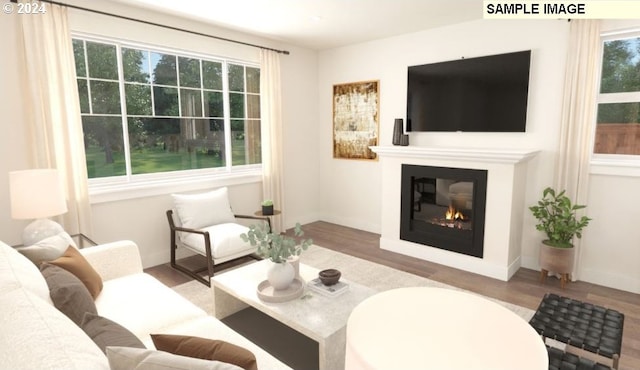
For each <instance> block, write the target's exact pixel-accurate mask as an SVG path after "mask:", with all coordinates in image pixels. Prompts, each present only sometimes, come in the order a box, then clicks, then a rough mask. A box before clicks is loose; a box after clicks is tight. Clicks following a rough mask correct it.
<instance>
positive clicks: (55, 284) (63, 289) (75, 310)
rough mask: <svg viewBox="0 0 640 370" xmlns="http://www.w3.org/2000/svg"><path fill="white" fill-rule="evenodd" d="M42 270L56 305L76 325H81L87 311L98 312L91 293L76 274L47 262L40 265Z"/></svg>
mask: <svg viewBox="0 0 640 370" xmlns="http://www.w3.org/2000/svg"><path fill="white" fill-rule="evenodd" d="M40 271H41V272H42V275H43V276H44V278H45V280H46V281H47V285H48V286H49V292H50V296H51V300H53V304H54V306H56V308H57V309H58V310H60V312H62V313H63V314H65V315H67V317H68V318H70V319H71V321H73V322H74V323H76V325H78V326H80V324H81V323H82V319H83V318H84V314H85V313H87V312H90V313H93V314H97V313H98V311H97V310H96V304H95V303H94V302H93V297H92V296H91V293H89V290H88V289H87V287H86V286H85V285H84V284H83V283H82V281H80V279H78V278H77V277H76V276H75V275H74V274H72V273H70V272H69V271H67V270H65V269H63V268H62V267H58V266H56V265H52V264H49V263H47V262H45V263H43V264H42V265H41V266H40Z"/></svg>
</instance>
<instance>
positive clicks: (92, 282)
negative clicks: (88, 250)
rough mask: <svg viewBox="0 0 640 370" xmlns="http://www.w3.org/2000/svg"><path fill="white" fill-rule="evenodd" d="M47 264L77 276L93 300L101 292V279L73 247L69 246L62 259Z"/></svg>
mask: <svg viewBox="0 0 640 370" xmlns="http://www.w3.org/2000/svg"><path fill="white" fill-rule="evenodd" d="M49 263H51V264H53V265H56V266H60V267H62V268H63V269H65V270H67V271H69V272H71V273H72V274H74V275H75V276H77V277H78V279H80V281H82V283H83V284H84V285H85V286H86V287H87V289H89V293H91V296H92V297H93V299H96V297H97V296H98V294H100V292H101V291H102V278H101V277H100V275H98V273H97V272H96V270H94V269H93V267H91V264H89V262H88V261H87V260H86V259H85V258H84V256H83V255H82V254H80V252H79V251H78V250H77V249H76V248H74V247H73V246H69V248H67V250H66V251H65V252H64V254H63V255H62V257H59V258H56V259H55V260H53V261H50V262H49Z"/></svg>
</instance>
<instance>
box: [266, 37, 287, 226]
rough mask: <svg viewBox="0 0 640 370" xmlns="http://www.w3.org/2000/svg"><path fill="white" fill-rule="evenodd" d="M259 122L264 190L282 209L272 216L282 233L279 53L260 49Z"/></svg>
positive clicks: (267, 196)
mask: <svg viewBox="0 0 640 370" xmlns="http://www.w3.org/2000/svg"><path fill="white" fill-rule="evenodd" d="M260 121H261V122H260V124H261V133H262V192H263V197H264V199H273V204H274V208H276V209H279V210H281V211H282V215H281V216H280V217H273V219H272V221H271V226H272V228H273V230H274V231H276V232H282V231H284V230H283V220H284V213H285V205H284V196H283V192H282V176H283V175H282V171H283V165H282V163H283V160H282V111H281V96H280V54H278V53H277V52H275V51H271V50H264V49H263V50H261V51H260Z"/></svg>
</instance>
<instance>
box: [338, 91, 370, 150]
mask: <svg viewBox="0 0 640 370" xmlns="http://www.w3.org/2000/svg"><path fill="white" fill-rule="evenodd" d="M379 89H380V81H379V80H376V81H362V82H353V83H345V84H338V85H333V157H334V158H341V159H364V160H378V156H377V154H376V153H374V152H373V151H372V150H371V149H369V147H370V146H376V145H378V132H379V125H380V113H379V111H380V90H379Z"/></svg>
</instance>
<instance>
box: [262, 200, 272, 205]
mask: <svg viewBox="0 0 640 370" xmlns="http://www.w3.org/2000/svg"><path fill="white" fill-rule="evenodd" d="M262 205H263V206H265V207H269V206H272V205H273V200H271V199H265V200H263V201H262Z"/></svg>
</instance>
